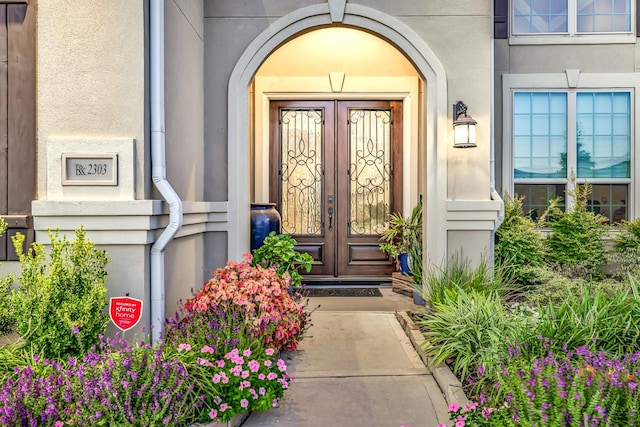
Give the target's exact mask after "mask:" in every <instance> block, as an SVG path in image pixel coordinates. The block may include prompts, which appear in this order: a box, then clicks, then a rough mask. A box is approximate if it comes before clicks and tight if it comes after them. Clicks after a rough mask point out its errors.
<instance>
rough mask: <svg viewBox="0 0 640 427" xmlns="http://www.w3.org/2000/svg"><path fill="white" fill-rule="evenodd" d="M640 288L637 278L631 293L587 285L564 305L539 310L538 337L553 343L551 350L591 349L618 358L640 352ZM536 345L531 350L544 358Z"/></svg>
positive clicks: (583, 285) (532, 345)
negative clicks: (582, 347)
mask: <svg viewBox="0 0 640 427" xmlns="http://www.w3.org/2000/svg"><path fill="white" fill-rule="evenodd" d="M639 289H640V288H639V286H638V283H637V282H636V281H635V279H632V280H631V292H629V290H628V289H626V288H618V289H613V290H612V289H606V288H604V287H602V286H598V285H597V284H593V283H584V284H582V285H581V286H580V288H579V289H577V290H576V294H575V295H570V294H567V295H566V297H565V298H566V299H565V300H564V301H563V302H562V303H561V304H559V305H555V304H549V305H547V306H540V307H539V314H540V315H539V318H538V322H537V325H536V326H535V328H534V330H535V335H536V336H539V337H543V338H546V339H547V340H549V342H548V344H547V346H548V347H550V348H561V347H562V346H566V347H567V348H577V347H580V346H587V347H589V348H591V349H592V350H597V349H602V350H604V351H607V352H609V353H611V354H617V355H621V354H627V353H633V352H637V351H640V291H639ZM534 344H535V342H532V343H531V345H530V346H529V351H530V352H532V353H535V352H536V351H537V353H535V354H534V355H535V356H541V355H542V354H541V353H540V349H539V348H538V349H536V347H535V345H534ZM545 350H546V348H545Z"/></svg>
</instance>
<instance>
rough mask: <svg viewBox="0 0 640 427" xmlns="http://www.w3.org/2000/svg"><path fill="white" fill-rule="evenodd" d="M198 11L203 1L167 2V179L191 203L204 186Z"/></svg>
mask: <svg viewBox="0 0 640 427" xmlns="http://www.w3.org/2000/svg"><path fill="white" fill-rule="evenodd" d="M202 12H203V9H202V0H176V1H167V2H165V54H164V58H165V81H166V83H165V124H166V157H167V179H168V180H169V181H170V182H171V185H172V186H173V188H174V189H175V190H176V192H177V193H178V194H179V195H180V198H181V199H182V200H191V201H195V200H203V199H202V196H203V187H204V185H205V183H204V180H203V169H204V159H203V158H202V151H203V145H204V127H203V126H204V81H203V78H204V75H203V73H204V62H203V61H204V57H203V53H204V27H203V19H202V18H203V15H202ZM207 184H208V183H207Z"/></svg>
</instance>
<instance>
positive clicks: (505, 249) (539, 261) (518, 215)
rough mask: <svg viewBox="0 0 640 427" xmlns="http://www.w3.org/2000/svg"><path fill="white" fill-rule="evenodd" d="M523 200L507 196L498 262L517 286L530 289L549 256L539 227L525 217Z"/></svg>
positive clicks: (497, 244) (497, 238)
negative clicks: (529, 286)
mask: <svg viewBox="0 0 640 427" xmlns="http://www.w3.org/2000/svg"><path fill="white" fill-rule="evenodd" d="M522 200H523V198H522V197H517V196H516V197H510V196H509V195H508V194H505V195H504V202H505V211H504V221H503V222H502V224H501V225H500V228H498V230H497V231H496V236H495V260H496V263H497V264H498V265H501V266H502V267H503V268H504V270H505V274H506V275H508V276H509V277H511V278H512V279H513V281H514V282H515V283H518V284H521V285H525V286H528V285H531V284H532V283H534V282H535V281H536V280H537V278H538V277H537V274H538V272H539V270H538V269H539V268H540V267H542V266H544V265H545V257H546V253H545V245H544V238H543V237H542V234H541V233H540V231H538V229H537V228H536V227H537V226H538V224H537V223H536V222H534V221H533V220H532V219H531V218H529V217H528V216H525V214H524V211H523V208H522ZM543 218H544V216H543ZM543 218H541V220H542V219H543Z"/></svg>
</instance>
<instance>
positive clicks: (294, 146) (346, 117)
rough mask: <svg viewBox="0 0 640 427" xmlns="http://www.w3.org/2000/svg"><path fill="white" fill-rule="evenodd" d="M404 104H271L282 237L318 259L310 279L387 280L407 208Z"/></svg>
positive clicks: (273, 179)
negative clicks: (393, 219)
mask: <svg viewBox="0 0 640 427" xmlns="http://www.w3.org/2000/svg"><path fill="white" fill-rule="evenodd" d="M401 105H402V104H401V103H400V102H397V101H286V102H285V101H278V102H272V103H271V108H270V118H271V132H270V139H271V159H272V161H271V182H270V188H271V194H270V198H271V201H272V202H275V203H276V204H277V206H278V210H279V211H280V214H281V215H282V231H283V233H288V234H291V235H292V236H293V237H294V238H295V239H296V240H297V241H298V248H297V249H298V250H300V251H304V252H307V253H309V254H310V255H311V256H312V257H313V259H314V266H313V269H312V271H311V274H314V275H324V276H353V275H359V276H375V275H387V274H389V273H390V272H391V271H392V270H393V263H392V262H391V260H390V259H389V257H388V256H387V255H386V254H385V253H383V252H381V251H380V249H379V245H380V240H379V239H380V233H381V231H382V230H383V229H384V228H385V227H386V225H387V217H388V214H389V213H391V212H394V211H396V210H399V209H400V206H401V191H400V188H401V187H400V186H401V177H402V171H401V158H402V153H401V148H402V144H401V141H402V134H401V129H402V110H401Z"/></svg>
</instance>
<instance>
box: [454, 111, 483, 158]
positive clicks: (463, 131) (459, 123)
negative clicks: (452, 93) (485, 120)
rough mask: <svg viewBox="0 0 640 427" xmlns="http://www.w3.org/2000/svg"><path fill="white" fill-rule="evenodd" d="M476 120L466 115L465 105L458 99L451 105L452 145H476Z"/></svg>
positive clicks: (456, 146) (459, 146) (464, 146)
mask: <svg viewBox="0 0 640 427" xmlns="http://www.w3.org/2000/svg"><path fill="white" fill-rule="evenodd" d="M476 124H478V122H476V121H475V120H473V118H472V117H471V116H468V115H467V105H466V104H465V103H464V102H462V101H458V102H457V103H455V104H454V105H453V147H454V148H471V147H477V145H476Z"/></svg>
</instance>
